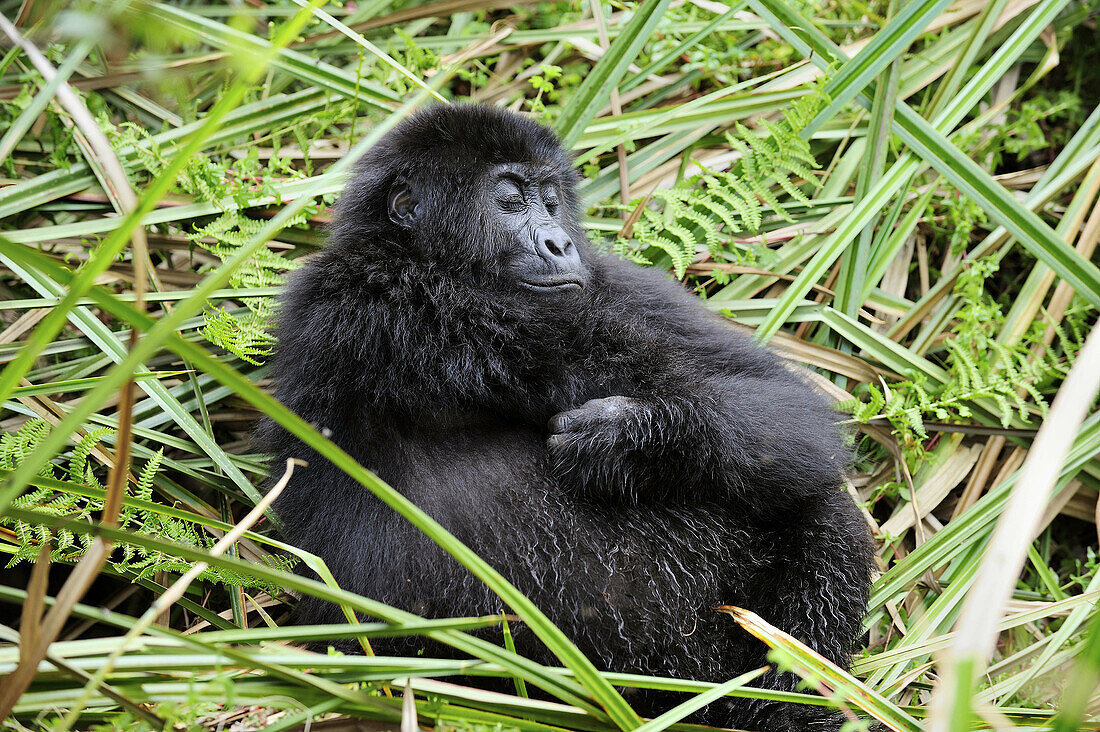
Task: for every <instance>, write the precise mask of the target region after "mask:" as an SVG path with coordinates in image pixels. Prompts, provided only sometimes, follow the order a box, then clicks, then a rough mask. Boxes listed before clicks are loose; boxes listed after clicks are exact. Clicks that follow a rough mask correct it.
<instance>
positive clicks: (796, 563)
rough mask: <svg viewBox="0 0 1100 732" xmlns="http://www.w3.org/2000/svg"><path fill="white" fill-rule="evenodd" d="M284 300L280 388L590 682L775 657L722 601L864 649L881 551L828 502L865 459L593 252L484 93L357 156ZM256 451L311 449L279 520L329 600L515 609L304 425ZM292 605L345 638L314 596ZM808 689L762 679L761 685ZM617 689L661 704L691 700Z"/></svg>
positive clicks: (546, 152)
mask: <svg viewBox="0 0 1100 732" xmlns="http://www.w3.org/2000/svg"><path fill="white" fill-rule="evenodd" d="M280 308H281V310H280V321H279V326H278V339H279V344H278V347H277V350H276V354H275V357H274V360H273V372H274V377H275V392H276V395H277V396H278V398H279V399H280V400H281V401H283V402H284V403H285V404H287V405H288V406H289V407H290V408H291V409H293V410H294V411H295V412H297V413H298V414H299V415H301V416H302V418H304V419H305V420H307V421H308V422H310V423H312V424H313V425H314V426H316V427H317V428H320V429H324V430H326V433H327V434H330V435H331V439H333V440H334V441H335V442H336V443H337V444H339V445H340V446H341V447H342V448H343V449H344V450H346V451H347V452H348V453H350V454H351V455H352V456H353V457H355V458H356V459H357V460H358V461H359V462H360V463H362V464H363V465H364V466H366V467H368V468H370V469H371V470H373V471H374V472H375V473H377V474H378V475H379V476H380V477H381V478H382V479H383V480H385V481H387V482H388V483H389V484H390V485H392V486H394V487H395V488H396V489H397V490H399V491H400V492H401V493H403V494H404V495H405V496H407V497H408V498H409V499H410V500H412V501H413V502H414V503H415V504H416V505H417V506H419V507H420V508H422V509H423V510H425V511H427V512H428V513H429V514H430V515H431V516H432V517H433V518H434V519H435V520H436V521H438V522H440V523H441V524H442V525H443V526H444V527H446V528H447V529H448V530H449V531H451V532H452V533H453V534H454V535H455V536H457V537H458V538H459V539H460V540H461V541H463V542H464V543H466V544H467V545H468V546H470V547H471V548H472V549H473V550H474V551H476V552H477V553H478V554H479V555H480V556H482V557H483V558H484V559H485V560H486V561H488V562H489V563H490V564H491V565H492V566H493V567H495V568H496V569H498V570H499V571H500V572H501V573H502V574H504V576H505V577H507V578H508V579H509V580H510V581H511V582H512V583H513V584H515V585H516V586H517V587H518V588H519V589H520V590H521V591H523V592H524V593H525V594H527V595H528V596H529V597H530V598H531V599H532V600H534V601H535V602H536V603H537V604H538V606H539V607H540V608H542V609H543V610H544V611H545V612H546V613H547V614H548V615H549V616H550V618H551V619H552V620H553V621H554V622H555V623H556V624H557V625H558V626H559V627H560V628H561V629H562V630H563V631H564V632H565V633H566V634H567V635H568V636H569V637H570V638H572V640H573V641H574V642H575V643H576V644H577V645H578V646H579V647H580V649H581V650H582V651H583V652H584V653H586V654H587V655H588V656H589V657H590V658H591V659H592V660H593V661H594V662H595V663H596V664H597V665H598V666H599V667H601V668H604V669H607V670H610V671H618V672H630V673H638V674H648V675H657V676H672V677H676V678H684V679H698V680H705V681H714V682H720V681H726V680H728V679H730V678H733V677H734V676H737V675H739V674H741V673H744V672H745V671H748V670H751V669H754V668H758V667H760V666H762V665H764V664H765V663H766V650H767V649H766V648H765V647H764V645H763V644H761V643H760V642H759V641H757V640H755V639H754V638H752V637H750V636H749V635H748V634H746V633H745V632H743V631H741V630H740V629H739V628H738V627H737V626H736V624H735V623H734V622H733V621H732V620H731V619H730V618H729V617H728V616H725V615H721V614H719V613H717V612H715V610H714V608H715V607H717V606H719V605H726V604H729V605H737V606H740V607H744V608H748V609H750V610H753V611H755V612H757V613H758V614H760V615H761V616H763V617H764V618H765V619H766V620H768V621H769V622H771V623H773V624H774V625H776V626H778V627H780V628H782V629H783V630H785V631H787V632H789V633H791V634H792V635H794V636H795V637H796V638H799V639H800V640H802V641H804V642H806V643H807V644H809V645H810V646H811V647H812V648H814V649H815V650H817V651H818V652H819V653H822V654H823V655H825V656H826V657H827V658H829V659H831V660H832V661H835V662H836V663H839V664H841V665H844V664H846V663H847V661H848V658H849V655H850V654H851V653H852V652H853V651H854V650H855V648H856V646H857V644H858V643H859V639H860V620H861V617H862V615H863V613H864V609H865V606H866V600H867V593H868V588H869V578H870V572H871V557H872V546H871V541H870V536H869V532H868V529H867V527H866V525H865V524H864V522H863V518H862V516H861V515H860V513H859V511H858V510H857V508H856V507H855V505H854V504H853V503H852V501H851V500H850V499H849V497H848V496H847V495H846V494H845V493H844V492H842V490H841V488H840V486H841V485H842V482H843V475H842V474H843V470H844V469H845V467H846V465H847V463H848V461H849V460H850V457H851V456H850V453H849V449H848V448H847V447H846V444H845V441H844V440H843V437H842V435H841V434H840V432H839V430H838V429H837V425H836V418H837V415H836V413H835V412H834V411H833V410H832V409H831V407H830V404H829V403H828V402H827V400H826V399H824V398H823V397H822V396H821V395H820V394H818V393H817V392H816V391H815V390H814V389H813V388H812V387H811V386H810V385H809V384H808V383H807V381H806V380H805V379H804V378H803V377H802V376H801V375H800V374H799V373H797V372H795V371H794V370H792V369H791V368H790V367H788V366H787V365H786V364H784V363H783V362H782V361H781V360H780V359H779V358H778V357H776V356H775V355H773V354H772V353H770V352H768V351H767V350H764V349H762V348H759V347H758V346H756V345H755V344H754V343H753V342H752V341H751V340H750V339H748V338H746V337H744V336H742V335H741V334H740V333H738V332H735V331H734V330H732V329H731V328H730V327H728V326H727V325H726V324H725V323H724V322H723V321H722V320H721V319H720V318H718V317H716V316H714V315H712V314H711V313H709V312H708V311H706V310H705V309H704V308H703V307H702V305H701V304H700V302H699V301H698V299H697V298H695V297H692V296H691V295H689V294H688V293H686V292H684V290H683V289H682V288H681V287H680V286H679V284H678V283H676V282H674V281H672V280H670V279H669V278H668V277H667V276H666V274H665V273H663V272H658V271H654V270H647V269H643V268H640V267H637V266H635V265H633V264H630V263H627V262H624V261H622V260H620V259H617V258H615V257H612V256H605V255H602V254H599V253H597V252H596V251H594V250H593V248H592V247H591V245H590V244H589V242H588V240H587V239H586V237H585V235H584V232H583V230H582V229H581V227H580V225H579V217H578V199H577V176H576V173H575V172H574V170H573V167H572V164H571V160H570V158H569V155H568V154H567V153H566V152H565V151H564V150H562V148H561V146H560V145H559V143H558V141H557V139H556V138H555V136H554V134H553V133H552V132H551V131H550V130H548V129H547V128H545V127H543V126H541V125H539V124H537V123H536V122H534V121H532V120H530V119H527V118H524V117H520V116H518V115H515V114H511V113H508V112H505V111H503V110H500V109H496V108H491V107H483V106H473V105H457V106H450V107H434V108H431V109H428V110H426V111H422V112H419V113H417V114H416V115H414V116H412V117H411V118H410V119H408V120H406V121H405V122H403V123H402V124H400V125H398V126H397V127H396V128H395V129H393V130H392V131H391V132H389V133H388V134H387V135H386V136H385V137H384V138H383V139H382V140H381V141H380V142H379V143H378V144H377V145H376V146H375V147H374V148H372V149H371V150H370V151H368V153H367V154H366V155H364V157H363V159H362V160H361V161H360V162H359V163H358V164H357V168H356V171H355V173H354V175H353V176H352V178H351V179H350V180H349V182H348V184H347V187H346V189H345V191H344V193H343V195H342V196H341V199H340V202H339V204H338V207H337V210H336V212H335V214H334V220H333V225H332V228H331V232H330V241H329V245H328V247H327V248H326V249H325V250H324V251H323V252H321V253H320V254H319V255H317V256H315V257H313V258H311V259H310V261H309V262H308V263H306V264H305V266H304V267H303V268H302V269H301V270H299V271H297V272H296V273H294V275H293V277H292V281H291V283H290V285H289V286H288V288H287V290H286V292H285V293H284V295H283V296H282V299H281V306H280ZM257 440H258V442H259V443H260V444H259V447H260V448H261V449H263V450H265V451H266V452H269V453H271V454H272V455H273V457H274V459H273V462H272V465H273V466H278V465H281V464H282V463H283V461H285V459H286V458H287V457H296V458H303V459H305V460H307V461H308V466H307V467H304V468H299V469H297V470H296V471H295V472H294V475H293V478H292V480H291V481H290V484H289V485H288V486H287V488H286V489H285V491H284V492H283V494H282V495H281V497H280V498H279V500H278V501H277V502H276V504H275V506H276V510H277V511H278V512H279V514H280V515H281V516H282V518H283V520H284V522H285V524H286V527H287V533H288V534H289V536H288V538H289V539H290V540H291V541H292V542H293V543H294V544H296V545H297V546H300V547H302V548H303V549H306V550H307V551H310V552H313V553H315V554H317V555H319V556H320V557H322V558H323V559H324V560H325V562H326V564H327V565H328V567H329V568H330V569H331V571H332V572H333V574H334V575H335V577H336V579H337V581H338V582H339V583H340V586H341V587H343V588H346V589H348V590H351V591H353V592H357V593H360V594H362V595H365V596H367V597H371V598H374V599H376V600H378V601H381V602H384V603H387V604H389V605H392V606H394V607H398V608H402V609H404V610H407V611H410V612H413V613H417V614H419V615H422V616H425V617H455V616H470V615H488V614H493V613H497V612H499V611H500V610H501V608H502V606H501V602H500V600H499V598H497V597H496V596H495V595H493V594H492V593H491V592H490V591H489V590H488V589H487V588H486V587H485V586H484V585H483V584H482V583H481V582H480V581H478V580H477V579H476V578H474V577H473V576H472V575H470V573H469V572H467V571H466V570H465V569H463V568H462V567H461V566H460V565H459V564H458V563H457V562H456V561H455V560H454V559H452V558H451V557H450V556H448V555H447V554H445V553H444V552H443V551H442V550H440V549H439V547H437V546H436V545H435V544H434V543H433V542H431V541H430V540H429V539H427V538H426V537H425V536H424V535H423V534H421V533H420V532H419V531H418V530H417V529H416V528H414V527H413V526H412V525H411V524H409V523H408V522H407V521H406V520H405V519H403V518H401V517H400V516H398V515H397V514H396V513H395V512H394V511H392V510H391V509H390V508H388V507H387V506H385V505H384V504H383V503H382V502H381V501H379V500H378V499H377V498H375V496H374V495H373V494H372V493H370V492H369V491H368V490H366V489H365V488H364V487H362V486H361V485H359V484H357V483H355V482H354V481H352V480H350V479H349V478H348V477H347V476H346V475H344V474H343V473H342V472H341V471H340V470H338V469H336V468H335V467H333V466H332V465H331V464H330V463H328V462H327V461H326V460H324V459H322V458H320V457H319V456H318V455H316V454H314V453H313V452H312V451H311V450H310V449H308V448H306V447H305V446H304V445H303V444H302V443H301V442H300V441H298V440H297V439H296V438H295V437H294V436H292V435H290V434H289V433H288V432H286V431H285V430H283V429H282V428H280V427H279V426H277V425H275V424H274V423H273V422H271V421H265V422H264V423H263V424H261V426H260V429H259V431H258V433H257ZM274 472H279V471H278V470H275V471H274ZM298 617H299V620H300V621H301V622H304V623H328V622H333V623H340V622H344V619H343V616H342V614H341V612H340V610H339V609H338V608H336V607H334V606H332V605H330V604H329V603H326V602H321V601H317V600H313V599H309V598H307V599H304V600H303V601H302V603H301V604H300V607H299V609H298ZM513 632H514V634H515V643H516V647H517V649H518V651H519V652H520V653H521V654H523V655H525V656H528V657H530V658H533V659H535V660H537V661H539V662H541V663H546V664H553V665H558V662H557V660H556V659H554V658H553V657H552V656H551V655H550V654H549V652H548V651H547V650H546V648H545V647H544V646H543V645H542V643H541V642H539V641H538V639H537V638H535V637H534V635H533V634H532V633H531V632H530V631H529V630H527V629H526V628H524V627H523V626H522V624H519V625H518V626H516V625H514V626H513ZM483 635H485V637H488V638H491V639H493V640H495V641H497V642H500V640H501V638H500V632H499V629H495V630H489V631H484V632H483ZM372 642H373V643H374V647H375V650H376V652H377V653H379V654H384V655H416V654H417V653H419V652H424V653H427V654H428V655H452V656H453V655H454V654H455V653H456V652H455V651H453V649H450V648H449V647H447V646H444V645H442V644H437V643H433V642H431V641H429V640H427V639H424V638H418V637H410V638H393V639H375V640H373V641H372ZM334 645H336V646H337V647H339V648H340V649H341V650H344V651H347V652H355V651H356V644H355V643H354V642H339V643H335V644H334ZM465 682H466V683H476V684H479V685H487V686H490V687H491V688H497V687H493V684H494V683H495V682H494V681H493V680H487V679H478V678H469V679H465ZM796 682H797V680H796V679H795V678H794V677H793V676H792V675H791V674H786V673H779V672H778V671H775V670H772V671H769V672H768V673H767V674H765V675H764V676H763V677H761V678H760V679H758V680H757V681H756V682H755V683H756V684H757V685H762V686H765V687H768V688H771V689H779V690H793V689H794V688H795V686H796ZM509 684H510V682H509ZM499 690H502V691H507V690H508V685H502V686H499ZM628 698H629V700H630V701H631V703H632V704H634V705H635V707H636V708H637V709H638V711H639V712H641V713H642V714H644V715H647V716H655V715H656V714H659V713H660V712H662V711H664V710H666V709H668V708H669V707H671V706H672V705H674V704H675V703H677V702H678V701H680V700H681V699H680V698H678V697H677V696H676V695H674V694H667V693H661V692H654V691H637V692H632V693H631V694H630V695H629V697H628ZM692 721H699V722H706V723H710V724H715V725H719V726H727V727H739V728H743V729H762V730H777V731H778V730H783V731H791V732H793V731H794V730H805V729H811V730H814V729H838V728H839V726H840V725H841V723H842V721H843V719H842V718H841V717H839V716H838V715H837V714H836V713H834V712H831V711H829V710H823V709H820V708H814V707H805V706H796V705H792V704H781V703H774V702H764V701H758V700H750V699H732V698H729V699H725V700H722V701H719V702H715V703H714V704H711V705H710V706H709V707H707V708H706V709H704V710H702V711H701V712H699V713H698V714H696V715H695V716H694V717H693V718H692Z"/></svg>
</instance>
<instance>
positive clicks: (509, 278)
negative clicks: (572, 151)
mask: <svg viewBox="0 0 1100 732" xmlns="http://www.w3.org/2000/svg"><path fill="white" fill-rule="evenodd" d="M576 184H577V174H576V172H575V171H574V169H573V166H572V164H571V161H570V159H569V156H568V154H567V153H566V152H565V151H564V150H563V149H562V147H561V144H560V143H559V142H558V139H557V137H556V136H555V135H554V133H553V132H551V131H550V130H549V129H547V128H546V127H543V126H542V125H540V124H538V123H537V122H534V121H532V120H530V119H527V118H526V117H522V116H520V115H518V114H513V113H511V112H507V111H505V110H502V109H499V108H496V107H489V106H482V105H473V104H459V105H452V106H436V107H432V108H429V109H426V110H424V111H421V112H419V113H417V114H415V115H413V116H412V117H410V118H409V119H408V120H406V121H404V122H403V123H401V124H400V125H398V126H397V127H395V128H394V129H393V130H392V131H391V132H389V133H388V134H387V135H386V136H385V137H383V138H382V139H381V140H380V141H379V142H378V144H376V145H375V146H374V147H373V148H371V149H370V150H369V151H368V152H367V153H366V154H365V155H364V156H363V158H362V159H361V160H360V162H359V163H358V166H357V170H356V173H355V175H354V177H353V178H352V180H351V181H350V182H349V184H348V186H347V188H346V190H345V192H344V194H343V196H342V198H341V200H340V205H339V212H338V215H337V216H336V217H335V220H336V222H337V223H336V224H335V226H334V231H333V241H334V242H338V243H343V244H345V245H346V244H347V243H349V242H368V241H372V242H382V243H384V244H385V245H386V246H391V247H393V248H394V249H395V250H397V251H399V252H401V253H403V254H405V255H409V256H413V257H416V258H420V259H427V260H429V261H430V262H432V263H435V264H439V265H440V266H441V267H446V268H448V269H449V270H450V271H452V272H454V273H456V274H462V275H463V276H469V277H472V278H474V280H475V282H473V283H471V284H477V285H480V286H485V285H489V286H492V287H493V289H498V290H499V289H521V290H525V291H528V292H532V293H536V294H537V296H539V297H552V296H568V295H570V294H575V293H578V292H580V291H581V290H583V289H584V288H585V286H586V285H587V284H588V280H589V272H590V267H589V260H590V258H591V252H590V249H589V245H588V242H587V240H586V239H585V236H584V232H583V230H582V229H581V227H580V225H579V223H578V215H577V214H578V212H577V194H576Z"/></svg>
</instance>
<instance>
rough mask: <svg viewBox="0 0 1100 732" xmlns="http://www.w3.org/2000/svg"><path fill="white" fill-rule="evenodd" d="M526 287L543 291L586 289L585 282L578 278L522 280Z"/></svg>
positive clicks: (562, 277)
mask: <svg viewBox="0 0 1100 732" xmlns="http://www.w3.org/2000/svg"><path fill="white" fill-rule="evenodd" d="M520 283H522V284H523V285H524V286H525V287H527V288H529V289H532V290H541V291H564V290H573V289H577V290H580V289H582V288H583V287H584V280H582V279H581V278H580V277H577V276H561V277H544V278H542V279H537V280H520Z"/></svg>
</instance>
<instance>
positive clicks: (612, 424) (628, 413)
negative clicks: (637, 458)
mask: <svg viewBox="0 0 1100 732" xmlns="http://www.w3.org/2000/svg"><path fill="white" fill-rule="evenodd" d="M640 406H641V403H640V402H639V401H638V400H637V399H632V398H631V397H625V396H611V397H605V398H603V399H590V400H588V401H587V402H585V403H584V404H582V405H581V406H579V407H578V408H576V409H571V410H569V411H568V412H559V413H558V414H555V415H554V416H553V417H551V418H550V423H549V425H547V426H548V428H549V430H550V437H549V438H548V439H547V445H549V446H550V449H551V450H555V449H562V448H568V447H570V446H572V447H574V448H577V447H579V448H581V449H585V448H600V447H611V446H612V445H614V444H615V442H616V441H617V439H618V438H619V435H620V433H621V431H622V428H623V427H624V426H625V425H626V424H627V423H628V422H629V421H630V419H631V417H632V416H633V415H634V414H635V413H636V412H638V411H639V407H640Z"/></svg>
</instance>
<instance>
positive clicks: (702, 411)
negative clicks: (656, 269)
mask: <svg viewBox="0 0 1100 732" xmlns="http://www.w3.org/2000/svg"><path fill="white" fill-rule="evenodd" d="M636 271H637V269H635V272H636ZM619 274H622V271H621V270H620V271H618V272H616V273H615V275H616V276H618V275H619ZM625 276H626V277H627V282H626V285H627V286H629V287H631V288H632V289H633V292H634V293H635V294H634V295H633V298H632V299H633V300H634V301H633V302H630V303H629V304H628V305H627V308H628V313H630V317H631V318H632V319H633V320H635V321H638V320H639V318H640V319H641V320H642V321H644V322H636V328H637V329H638V330H635V331H634V332H627V333H626V337H627V338H629V339H631V340H632V341H633V343H632V344H631V343H623V344H622V347H623V348H624V349H627V350H630V349H632V350H633V352H634V353H635V358H634V366H633V370H634V373H630V374H626V377H627V378H624V379H622V380H623V381H624V382H625V383H631V384H633V387H632V388H631V389H630V390H629V393H627V394H622V395H614V396H611V397H607V398H602V399H593V400H591V401H588V402H586V403H585V404H583V405H581V406H580V407H579V408H576V409H573V410H569V411H565V412H562V413H560V414H558V415H556V416H554V417H553V418H552V419H551V420H550V424H549V432H550V436H549V438H548V446H549V448H550V454H551V457H552V459H553V460H554V463H555V467H556V469H557V472H558V474H559V475H561V476H562V477H563V478H564V479H565V480H566V481H567V482H568V483H570V484H572V485H574V486H575V487H576V488H578V489H580V490H582V491H595V492H607V493H611V494H619V495H621V496H622V497H624V498H626V499H628V500H641V501H644V500H647V499H656V500H661V499H667V498H675V497H684V498H691V499H693V500H707V499H712V500H718V501H726V500H730V499H733V500H736V501H738V502H741V503H743V504H744V505H745V507H746V508H748V509H750V510H753V509H758V510H760V511H761V512H770V511H771V510H775V509H783V508H785V507H787V506H790V505H794V504H797V503H799V502H800V500H801V499H804V498H806V497H807V496H810V495H820V494H821V493H822V492H823V491H825V490H829V489H832V488H835V486H837V485H838V484H839V482H840V475H841V471H842V470H843V468H844V466H845V465H846V464H847V462H848V460H849V457H850V453H849V450H848V448H847V447H845V445H844V443H843V440H842V438H841V435H840V433H839V430H838V429H837V426H836V421H837V419H838V416H839V415H838V414H837V413H836V412H835V411H834V410H833V409H832V408H831V407H830V406H829V405H828V403H827V401H826V400H825V398H824V397H823V396H822V395H821V394H819V393H817V392H816V390H814V389H813V387H812V386H810V385H809V383H808V382H807V381H806V380H805V379H804V378H803V377H802V376H800V375H798V374H797V373H796V372H794V371H793V370H792V369H791V368H789V367H787V366H786V365H785V364H783V363H782V362H780V360H779V359H778V358H776V357H774V356H772V355H771V354H770V353H768V352H766V351H764V350H763V349H760V348H757V347H755V346H754V345H753V344H751V343H748V342H746V340H747V339H746V338H745V337H744V336H742V335H740V334H739V333H737V332H735V331H734V330H733V329H732V328H730V327H728V326H726V325H725V324H723V323H721V322H720V321H719V320H718V319H717V318H715V317H713V316H711V315H710V314H709V313H701V312H699V310H700V309H701V307H700V306H699V304H698V302H697V301H695V300H694V298H692V297H691V296H689V295H687V294H686V293H682V292H681V291H679V290H678V289H677V288H676V286H675V285H671V284H670V283H667V282H664V281H660V282H656V281H654V280H653V278H652V277H651V276H650V274H649V273H646V275H644V279H636V277H637V275H635V277H631V275H630V274H625ZM631 280H633V281H631ZM620 302H622V301H621V300H620ZM618 317H619V318H620V319H621V318H622V317H623V314H622V313H621V312H620V313H619V314H618ZM620 322H621V320H620ZM655 340H656V341H657V342H655ZM658 354H660V355H659V356H658ZM627 368H628V369H630V368H631V367H630V366H629V365H628V366H627ZM700 375H702V376H700ZM620 376H622V375H620Z"/></svg>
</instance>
